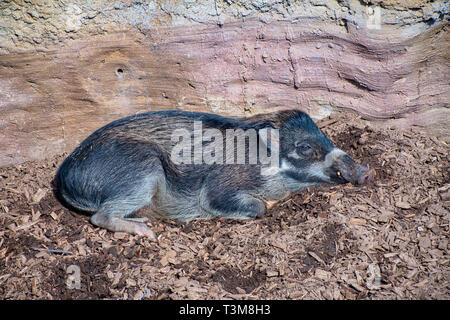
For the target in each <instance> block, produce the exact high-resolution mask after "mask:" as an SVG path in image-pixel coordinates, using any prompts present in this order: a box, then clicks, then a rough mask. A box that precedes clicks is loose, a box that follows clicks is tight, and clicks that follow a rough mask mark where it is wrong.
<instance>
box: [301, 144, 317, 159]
mask: <svg viewBox="0 0 450 320" xmlns="http://www.w3.org/2000/svg"><path fill="white" fill-rule="evenodd" d="M297 151H298V152H299V153H300V154H302V155H304V156H310V155H311V154H312V153H313V151H314V150H313V147H312V146H311V145H310V144H309V143H300V144H299V145H298V146H297Z"/></svg>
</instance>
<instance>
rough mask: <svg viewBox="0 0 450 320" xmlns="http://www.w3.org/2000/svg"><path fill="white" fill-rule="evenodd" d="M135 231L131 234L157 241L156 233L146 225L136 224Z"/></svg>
mask: <svg viewBox="0 0 450 320" xmlns="http://www.w3.org/2000/svg"><path fill="white" fill-rule="evenodd" d="M133 229H134V230H130V231H131V232H130V233H132V234H136V235H138V236H144V237H148V238H150V239H153V240H156V235H155V233H154V232H153V231H152V230H151V229H150V228H149V227H147V225H146V224H144V223H140V222H136V223H135V224H134V228H133Z"/></svg>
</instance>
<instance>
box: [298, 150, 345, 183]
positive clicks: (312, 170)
mask: <svg viewBox="0 0 450 320" xmlns="http://www.w3.org/2000/svg"><path fill="white" fill-rule="evenodd" d="M345 154H346V153H345V152H344V151H342V150H341V149H339V148H334V149H333V150H331V151H330V152H328V153H327V155H326V156H325V160H324V161H320V162H318V163H315V164H313V165H312V166H310V167H309V168H308V169H307V170H306V172H307V173H308V174H309V175H311V176H314V177H317V178H319V179H321V180H323V181H330V177H328V176H327V175H326V174H325V173H324V172H325V170H326V169H327V168H329V167H331V165H332V164H333V162H334V161H336V160H337V159H338V158H339V157H341V156H343V155H345Z"/></svg>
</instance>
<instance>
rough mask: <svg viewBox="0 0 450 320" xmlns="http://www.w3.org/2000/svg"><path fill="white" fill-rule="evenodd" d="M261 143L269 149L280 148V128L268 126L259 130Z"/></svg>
mask: <svg viewBox="0 0 450 320" xmlns="http://www.w3.org/2000/svg"><path fill="white" fill-rule="evenodd" d="M258 137H259V145H260V146H261V147H263V148H267V150H276V151H278V150H280V132H279V130H278V129H274V128H270V127H266V128H263V129H260V130H259V131H258Z"/></svg>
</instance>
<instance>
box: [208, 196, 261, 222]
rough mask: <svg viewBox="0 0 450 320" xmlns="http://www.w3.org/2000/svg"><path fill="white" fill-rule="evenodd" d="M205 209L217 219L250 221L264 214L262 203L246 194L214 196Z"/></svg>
mask: <svg viewBox="0 0 450 320" xmlns="http://www.w3.org/2000/svg"><path fill="white" fill-rule="evenodd" d="M207 207H208V209H207V210H208V211H210V212H212V215H213V216H217V217H227V218H238V219H251V218H256V217H261V216H263V215H264V214H265V213H266V206H265V204H264V202H263V201H262V200H260V199H258V198H255V197H253V196H251V195H250V194H246V193H235V194H230V193H228V194H222V195H220V196H216V197H214V198H212V199H210V201H209V203H208V206H207Z"/></svg>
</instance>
